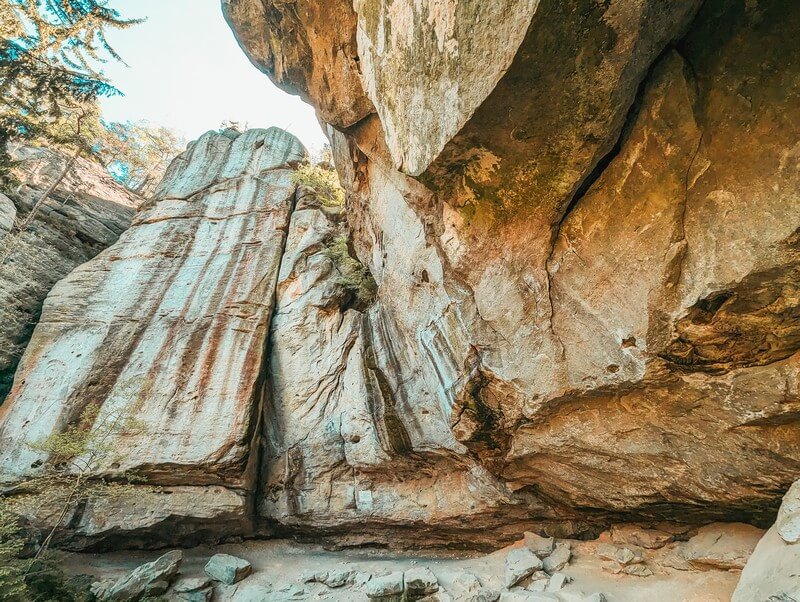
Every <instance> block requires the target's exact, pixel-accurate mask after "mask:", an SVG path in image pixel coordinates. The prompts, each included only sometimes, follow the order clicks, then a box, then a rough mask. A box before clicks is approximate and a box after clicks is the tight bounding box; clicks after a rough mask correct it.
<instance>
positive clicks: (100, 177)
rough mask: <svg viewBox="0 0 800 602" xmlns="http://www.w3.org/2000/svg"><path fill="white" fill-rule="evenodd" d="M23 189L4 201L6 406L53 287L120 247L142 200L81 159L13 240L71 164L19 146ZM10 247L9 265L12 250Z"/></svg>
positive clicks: (2, 383)
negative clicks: (20, 225)
mask: <svg viewBox="0 0 800 602" xmlns="http://www.w3.org/2000/svg"><path fill="white" fill-rule="evenodd" d="M12 155H13V157H14V159H15V160H16V161H19V162H20V166H19V169H18V171H19V175H20V179H21V180H22V181H23V183H24V185H22V186H20V187H18V188H17V189H15V190H13V191H10V190H6V191H4V192H5V193H6V194H7V195H8V196H6V194H2V193H0V249H3V255H4V261H2V262H0V263H1V264H2V265H0V403H2V401H3V399H5V396H6V395H7V394H8V391H9V389H10V388H11V381H12V379H13V376H14V370H15V369H16V367H17V363H18V362H19V360H20V357H21V356H22V352H23V351H24V348H25V345H26V344H27V342H28V339H29V338H30V336H31V333H32V331H33V327H34V326H35V324H36V321H37V320H38V317H39V313H40V312H41V308H42V303H43V301H44V299H45V297H46V296H47V293H49V292H50V289H51V288H52V287H53V285H54V284H55V283H56V282H57V281H58V280H60V279H61V278H63V277H64V276H66V275H67V274H68V273H69V272H71V271H72V270H73V269H74V268H75V267H77V266H78V265H80V264H82V263H84V262H86V261H88V260H89V259H91V258H92V257H94V256H95V255H97V254H98V253H99V252H100V251H102V250H103V249H105V248H106V247H108V246H109V245H111V244H112V243H114V242H115V241H116V240H117V238H119V235H120V234H121V233H122V232H123V231H124V230H125V228H127V227H128V225H129V224H130V222H131V219H133V214H134V213H135V209H136V207H137V206H138V205H139V204H141V203H142V201H143V199H142V198H140V197H138V196H136V195H135V194H133V193H132V192H130V191H129V190H128V189H126V188H125V187H124V186H121V185H119V184H117V183H116V182H115V181H114V180H113V178H112V177H111V176H110V175H109V174H108V173H107V172H106V171H105V170H104V169H103V168H102V167H101V166H100V165H98V164H96V163H94V162H92V161H89V160H87V159H79V160H78V161H77V163H76V165H75V167H74V168H73V169H72V170H70V172H69V173H68V174H67V177H66V178H65V179H64V181H63V182H62V183H61V184H60V185H59V186H58V188H57V189H56V190H55V192H54V193H53V194H52V195H51V196H50V198H49V199H48V200H47V202H46V203H45V204H44V206H42V207H41V208H40V209H39V211H37V213H36V215H35V218H34V220H33V221H32V222H31V224H30V226H29V227H28V228H27V229H26V231H25V232H23V233H21V234H20V233H16V232H14V233H13V234H12V235H11V236H12V237H13V241H11V240H9V239H8V238H7V237H8V234H9V232H10V231H12V229H13V228H14V221H15V219H17V220H18V221H19V222H21V221H24V220H25V219H26V217H27V216H28V214H29V212H30V210H31V207H33V204H34V203H35V202H36V200H37V199H39V198H40V197H41V195H42V193H43V192H44V191H45V190H46V189H47V188H48V186H50V184H51V183H52V182H53V181H55V180H56V179H57V178H58V176H59V175H60V174H61V172H62V171H63V170H64V167H65V164H66V162H67V161H68V159H67V157H65V156H63V155H62V154H60V153H57V152H54V151H52V150H49V149H44V148H37V147H31V146H23V145H14V146H13V147H12ZM7 244H9V245H11V249H10V253H9V254H8V256H7V257H5V245H7Z"/></svg>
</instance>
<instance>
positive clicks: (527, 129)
mask: <svg viewBox="0 0 800 602" xmlns="http://www.w3.org/2000/svg"><path fill="white" fill-rule="evenodd" d="M700 4H701V3H700V2H695V1H690V0H685V1H682V2H673V3H669V5H668V6H667V5H666V4H664V3H663V2H657V1H655V0H630V1H625V2H623V1H617V2H601V3H597V2H593V1H592V2H589V1H588V0H587V2H579V3H577V4H575V3H572V4H569V5H566V4H564V3H558V2H555V1H550V0H540V1H539V2H526V1H524V0H522V1H511V0H509V1H508V2H500V3H482V4H480V5H479V4H476V3H470V2H459V1H456V0H445V1H441V2H440V1H436V2H434V1H418V0H415V1H414V2H412V1H411V0H394V1H393V2H391V3H389V2H381V1H374V2H373V1H367V0H364V1H357V2H354V3H353V5H352V6H351V5H350V4H349V3H347V2H336V3H329V2H321V1H317V0H303V1H302V2H296V3H295V2H293V3H285V2H270V1H266V2H264V1H262V0H225V2H224V3H223V7H224V9H225V12H226V16H227V18H228V20H229V22H230V23H231V25H232V26H233V28H234V31H235V32H237V34H238V35H239V39H240V43H241V44H242V46H243V47H244V49H245V51H246V52H247V53H248V56H250V58H251V60H253V62H254V63H256V64H257V65H258V66H259V67H260V68H262V69H263V70H264V71H266V72H267V73H268V74H269V75H270V76H272V77H273V78H274V79H275V80H276V81H277V83H278V84H279V85H281V86H283V87H284V88H286V89H290V90H292V91H295V92H298V93H300V94H302V95H303V96H304V97H305V98H306V99H308V100H309V101H311V102H312V103H313V104H314V105H315V106H316V107H317V108H318V110H319V113H320V116H321V118H322V119H323V120H324V121H325V122H326V130H327V132H328V134H329V137H330V140H331V143H332V148H333V155H334V159H335V161H336V165H337V168H338V171H339V173H340V176H341V179H342V182H343V184H344V186H345V187H346V189H347V191H348V198H347V203H346V206H345V208H344V210H343V211H340V210H336V209H331V208H328V207H325V206H324V205H323V204H321V202H320V201H319V200H316V199H315V198H314V196H313V195H312V194H310V193H309V192H308V191H305V190H301V191H297V190H296V186H295V185H294V183H293V179H292V177H291V169H292V165H293V163H294V162H296V161H299V160H300V159H302V157H303V151H302V149H301V147H300V146H299V144H298V143H297V142H296V141H295V140H294V139H292V138H290V137H289V136H288V135H286V134H284V133H281V132H278V131H275V130H270V131H269V132H261V131H255V132H249V133H247V134H241V135H240V134H234V133H231V132H227V133H223V134H210V135H207V136H205V137H204V138H202V139H201V140H200V141H198V142H197V143H196V144H194V145H193V146H192V147H191V148H190V149H189V150H188V151H187V153H186V154H184V155H183V156H181V157H180V158H179V159H178V160H177V161H176V162H175V163H174V164H173V166H172V168H171V169H170V172H169V173H168V175H167V178H166V180H165V183H164V184H163V186H162V190H161V193H160V194H159V197H158V199H157V202H156V203H155V204H154V205H153V206H152V207H151V208H150V209H148V210H147V211H146V212H144V213H142V214H140V215H139V216H138V217H137V219H136V221H135V223H134V225H133V227H132V228H131V230H129V231H128V232H127V233H126V234H125V235H124V236H123V237H122V239H121V240H120V241H119V242H118V243H117V245H115V246H114V247H112V249H110V250H108V251H106V252H105V253H104V254H103V255H101V256H100V257H99V258H97V259H96V260H94V261H93V262H90V263H89V264H86V265H85V266H83V267H81V268H80V269H78V270H77V271H76V272H74V273H73V274H71V275H70V276H69V277H68V278H67V279H66V280H65V281H63V282H62V283H61V284H60V285H59V286H58V287H56V289H55V290H54V292H53V293H52V294H51V296H50V298H49V300H48V302H47V304H46V307H45V312H44V316H43V320H42V323H41V324H40V326H39V327H38V328H37V331H36V334H35V335H34V338H33V340H32V342H31V345H30V346H29V348H28V350H27V352H26V356H25V359H24V360H23V363H22V365H21V367H20V370H19V371H18V373H17V377H16V381H15V385H14V390H13V391H12V394H11V397H10V400H9V403H7V404H6V406H5V407H4V409H3V410H2V413H3V415H2V416H0V417H2V419H3V422H2V426H1V427H0V429H2V430H0V466H2V469H3V472H4V473H5V474H6V475H7V478H8V479H10V480H13V479H18V478H20V477H22V476H24V475H25V474H26V473H28V472H29V471H30V470H35V468H30V467H35V466H36V465H37V464H38V463H39V462H40V461H45V460H46V458H40V457H38V456H37V455H36V454H35V453H34V452H33V451H31V450H30V449H29V448H27V447H25V445H24V443H25V442H26V441H31V440H35V439H36V438H37V437H41V436H44V435H47V434H48V433H50V432H52V431H54V430H55V431H59V430H63V429H64V428H66V427H68V426H69V425H70V424H72V423H74V422H75V421H76V420H78V418H79V417H80V415H81V408H82V407H84V406H85V405H86V404H88V403H98V404H100V405H101V406H102V408H103V412H106V414H105V415H109V413H110V415H114V413H115V412H120V411H123V412H125V411H129V410H132V411H133V412H134V413H136V415H137V416H138V417H139V419H140V421H141V422H142V423H143V424H144V427H143V429H142V431H141V432H140V433H127V434H125V433H123V434H121V435H120V436H119V439H118V441H116V443H115V445H116V446H117V447H118V448H120V449H124V450H126V451H128V452H129V454H128V456H127V458H126V459H123V460H122V461H119V462H116V463H115V465H112V466H109V467H107V469H106V472H107V473H108V474H109V475H115V474H119V473H120V472H121V471H124V470H135V471H137V472H139V473H141V474H143V475H144V476H145V477H146V478H147V480H149V481H150V482H151V483H153V484H156V485H161V486H163V487H164V489H163V490H156V491H150V490H147V491H146V494H145V491H144V490H143V492H142V495H141V496H140V497H139V498H137V499H136V500H134V501H130V500H129V501H127V502H126V501H122V502H115V503H118V504H120V505H119V506H116V507H110V506H108V507H105V508H101V507H100V505H101V504H99V503H98V504H94V505H92V504H90V505H89V506H88V507H87V508H86V509H85V511H84V514H83V516H82V517H81V518H80V519H79V520H77V521H76V522H75V524H77V525H79V527H78V529H77V530H78V531H79V532H80V533H81V534H82V536H84V537H88V538H89V540H90V541H95V542H96V543H97V542H99V541H100V539H101V538H104V541H105V543H106V544H110V543H114V542H117V541H119V542H121V541H124V540H126V539H127V541H129V542H130V541H132V542H135V543H150V544H153V543H164V540H165V539H169V538H178V537H179V538H182V539H181V540H182V541H184V542H185V541H186V538H187V537H189V538H190V539H191V537H194V538H195V539H202V538H204V537H220V536H222V535H228V536H230V535H240V534H249V533H262V534H265V533H275V532H277V533H281V534H300V535H312V536H314V537H315V538H320V537H324V536H326V535H329V536H334V538H335V541H337V542H338V543H339V544H365V543H375V542H379V543H389V544H394V545H411V544H413V545H416V546H419V545H449V546H456V545H464V546H467V545H468V546H473V547H474V546H486V547H488V546H492V545H496V544H498V543H500V542H503V541H513V540H514V539H517V538H518V535H519V533H520V532H521V531H522V530H523V529H525V528H528V529H531V530H535V531H537V532H539V533H540V534H545V533H546V534H549V535H557V536H560V537H565V536H571V535H581V536H585V535H590V534H593V533H599V532H600V531H601V530H603V529H604V528H605V527H606V526H608V525H609V524H611V523H612V522H624V521H627V520H635V521H636V522H637V523H640V524H642V525H645V526H646V525H648V524H656V523H657V522H658V523H659V524H660V525H661V526H662V527H663V523H662V522H661V521H680V522H689V523H703V522H709V521H712V520H719V521H748V522H755V523H758V524H762V523H763V524H764V525H766V524H767V523H769V522H771V521H772V520H773V519H774V515H775V512H776V511H777V508H778V505H779V503H780V499H781V496H782V495H783V494H784V493H785V491H786V490H787V489H788V487H789V485H790V484H791V483H792V482H793V481H794V480H796V479H797V478H798V476H800V437H798V434H799V431H798V417H800V392H799V391H800V364H799V363H798V362H799V361H800V360H798V358H799V357H800V356H798V354H797V351H798V348H800V335H799V334H798V333H800V295H799V294H798V290H797V282H798V281H800V280H798V275H799V274H798V266H800V239H799V238H798V236H799V234H798V233H799V232H800V196H799V195H798V190H800V150H798V149H800V126H799V125H798V124H800V102H799V101H798V98H799V97H800V88H798V86H799V85H800V84H798V82H800V50H798V46H797V45H796V43H795V39H794V38H795V37H796V32H797V31H800V8H798V7H797V6H795V4H794V3H792V2H789V1H788V0H761V1H758V2H750V1H748V2H745V1H744V0H707V1H706V2H704V3H702V6H700ZM326 15H327V16H330V17H331V18H330V19H329V20H326V19H325V17H326ZM355 257H357V258H358V259H359V260H360V262H361V263H362V264H363V266H365V268H360V270H361V271H359V270H355V271H354V270H353V269H350V268H348V267H347V266H348V265H350V263H351V262H354V261H355ZM354 274H361V275H360V276H359V277H358V279H356V280H359V279H362V278H363V279H364V280H369V278H374V282H375V287H374V289H373V287H372V284H371V282H365V281H356V280H354V278H353V275H354ZM131 282H133V283H134V284H133V285H131V284H130V283H131ZM364 290H367V291H368V293H369V294H366V295H365V294H363V292H364ZM122 291H127V294H126V293H123V292H122ZM130 291H133V294H130ZM79 354H80V358H79V357H78V355H79ZM59 362H61V364H59ZM62 364H67V365H69V366H70V369H69V370H68V371H64V372H63V373H61V372H59V373H56V372H54V371H53V370H50V369H49V368H48V367H49V366H55V365H62ZM101 416H103V413H102V412H101ZM168 494H170V495H168ZM181 496H184V497H181ZM189 499H191V500H193V501H194V500H198V501H197V502H195V503H191V504H189V503H187V502H186V500H189ZM103 503H104V504H110V503H111V502H110V501H107V500H106V501H104V502H103ZM121 517H122V518H121ZM122 519H124V520H122ZM154 525H158V528H155V529H154V528H153V526H154ZM168 526H169V528H166V527H168ZM93 538H94V539H93Z"/></svg>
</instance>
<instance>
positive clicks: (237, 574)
mask: <svg viewBox="0 0 800 602" xmlns="http://www.w3.org/2000/svg"><path fill="white" fill-rule="evenodd" d="M205 571H206V575H208V576H209V577H211V578H212V579H214V580H215V581H221V582H222V583H225V584H227V585H233V584H234V583H238V582H239V581H241V580H242V579H244V578H245V577H247V576H248V575H250V574H251V573H252V572H253V567H252V565H251V564H250V563H249V562H247V561H246V560H244V559H243V558H237V557H236V556H231V555H230V554H215V555H214V556H212V557H211V560H209V561H208V563H207V564H206V567H205Z"/></svg>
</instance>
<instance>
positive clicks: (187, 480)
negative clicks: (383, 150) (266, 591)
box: [0, 129, 305, 543]
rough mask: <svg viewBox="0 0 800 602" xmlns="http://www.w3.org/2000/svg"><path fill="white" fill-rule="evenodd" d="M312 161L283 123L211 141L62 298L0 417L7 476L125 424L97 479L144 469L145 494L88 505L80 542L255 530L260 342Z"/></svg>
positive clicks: (182, 160) (49, 309)
mask: <svg viewBox="0 0 800 602" xmlns="http://www.w3.org/2000/svg"><path fill="white" fill-rule="evenodd" d="M304 156H305V150H304V149H303V147H302V146H301V145H300V143H299V142H298V141H297V140H296V139H295V138H293V137H292V136H290V135H289V134H287V133H285V132H283V131H282V130H277V129H271V130H266V131H265V130H251V131H249V132H247V133H245V134H239V133H237V132H233V131H226V132H223V133H215V132H211V133H208V134H206V135H205V136H203V137H202V138H200V140H198V141H197V142H195V143H193V144H192V145H190V147H189V149H188V150H187V151H186V152H185V153H184V154H182V155H181V156H180V157H178V158H177V159H176V160H175V161H174V162H173V163H172V165H171V166H170V168H169V170H168V172H167V174H166V175H165V178H164V181H163V182H162V184H161V186H160V188H159V191H158V193H157V196H156V199H155V201H154V202H153V204H152V206H151V207H150V208H149V209H147V210H146V211H144V212H141V213H140V214H139V215H137V217H136V220H135V221H134V224H133V225H132V226H131V228H130V229H129V230H128V231H127V232H125V234H124V235H123V236H122V237H121V238H120V240H119V241H118V242H117V244H115V245H113V246H112V247H111V248H110V249H108V250H107V251H105V252H104V253H102V254H101V255H100V256H98V257H97V258H96V259H94V260H93V261H91V262H89V263H86V264H84V265H83V266H81V267H80V268H78V269H77V270H75V271H74V272H72V273H71V274H70V275H69V276H68V277H67V278H65V279H64V280H62V281H61V282H60V283H59V284H58V285H57V286H56V287H55V288H54V289H53V291H52V292H51V294H50V296H49V297H48V299H47V302H46V303H45V307H44V310H43V313H42V319H41V320H40V322H39V325H38V326H37V328H36V331H35V333H34V336H33V338H32V339H31V342H30V344H29V345H28V347H27V349H26V352H25V356H24V357H23V360H22V363H21V364H20V368H19V370H18V371H17V375H16V379H15V383H14V388H13V389H12V391H11V394H10V395H9V398H8V400H7V401H6V403H5V404H4V405H3V407H2V409H0V419H2V423H1V425H0V474H2V477H3V479H4V480H5V481H14V480H17V479H20V478H23V477H24V476H26V475H28V474H31V473H34V472H35V471H36V470H37V467H38V466H40V465H41V464H42V462H46V461H47V458H46V457H44V456H42V455H41V454H39V453H38V452H36V451H35V450H34V449H32V448H31V447H30V446H29V444H30V443H33V442H35V441H37V440H40V439H42V438H43V437H47V436H48V435H50V434H51V433H54V432H62V431H64V430H66V429H67V428H69V427H70V426H74V425H83V426H85V427H87V428H101V427H102V428H104V427H103V425H106V424H109V422H113V421H116V420H118V419H119V418H120V417H122V420H123V421H122V424H126V421H127V418H128V417H131V418H134V419H135V420H136V423H137V425H136V428H135V429H128V428H124V429H113V430H111V431H110V432H109V434H108V437H109V438H110V439H109V441H107V444H110V445H111V446H112V447H113V448H114V449H115V450H118V452H119V453H118V454H114V455H113V457H112V456H109V457H108V459H107V463H108V464H109V465H108V466H103V467H101V473H103V474H105V475H107V476H108V477H110V478H114V476H115V475H122V474H124V473H126V472H134V473H136V474H137V475H139V476H140V477H141V478H143V479H144V482H145V484H146V490H145V493H143V494H142V496H134V499H123V500H103V501H102V502H100V503H97V504H91V503H90V504H89V506H88V507H87V508H86V511H85V514H84V516H83V517H82V518H80V519H78V523H79V525H80V526H79V528H78V533H79V535H81V536H84V537H89V538H90V539H91V538H92V537H94V536H95V535H97V536H98V537H100V535H102V536H103V537H116V536H117V535H119V532H123V533H125V534H126V535H127V536H128V537H129V538H132V539H134V540H135V538H136V537H138V536H139V533H140V532H141V530H142V529H143V528H145V527H152V526H153V525H159V526H158V528H157V529H155V530H153V531H152V532H151V533H150V537H149V540H150V542H151V543H153V542H154V541H155V542H158V541H162V542H165V541H180V540H181V537H183V538H184V539H187V538H188V539H189V540H191V538H192V537H194V538H202V536H203V534H209V533H213V534H216V535H219V534H224V535H231V534H235V533H244V532H247V531H248V530H249V529H251V526H250V525H251V519H252V511H251V509H250V506H251V505H252V492H253V490H254V487H255V478H256V470H257V464H258V445H256V444H255V443H254V442H255V441H257V438H258V436H259V432H260V420H261V404H262V400H263V392H264V387H265V381H264V377H263V372H264V357H265V342H266V338H267V333H268V331H269V324H270V320H271V317H272V313H273V309H274V287H275V281H276V278H277V276H278V268H279V265H280V261H281V255H282V253H283V243H284V240H285V238H286V230H287V227H288V224H289V217H290V215H291V211H292V206H293V203H294V197H295V184H294V182H293V180H292V177H291V174H292V165H293V164H295V163H297V162H299V161H301V160H302V159H303V158H304ZM90 406H97V407H99V408H100V412H99V415H98V416H97V417H96V418H94V419H93V423H92V424H83V423H85V420H86V419H85V416H86V415H85V413H84V411H85V409H86V408H87V407H90ZM153 486H164V487H165V488H164V489H159V490H157V491H156V490H151V488H152V487H153ZM109 505H111V507H109ZM165 523H168V524H169V525H171V529H164V528H163V526H162V525H163V524H165ZM188 525H191V528H190V527H189V526H188ZM187 530H188V531H189V533H187ZM120 536H121V535H120Z"/></svg>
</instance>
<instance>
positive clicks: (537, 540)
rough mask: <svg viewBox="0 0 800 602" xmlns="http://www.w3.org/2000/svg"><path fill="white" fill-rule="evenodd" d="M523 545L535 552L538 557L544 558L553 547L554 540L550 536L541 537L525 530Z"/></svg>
mask: <svg viewBox="0 0 800 602" xmlns="http://www.w3.org/2000/svg"><path fill="white" fill-rule="evenodd" d="M525 547H527V548H528V549H529V550H530V551H531V552H533V553H534V554H536V555H537V556H538V557H539V558H545V557H546V556H549V555H550V553H551V552H552V551H553V549H554V548H555V540H554V539H553V538H552V537H542V536H541V535H538V534H536V533H531V532H529V531H526V532H525Z"/></svg>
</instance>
